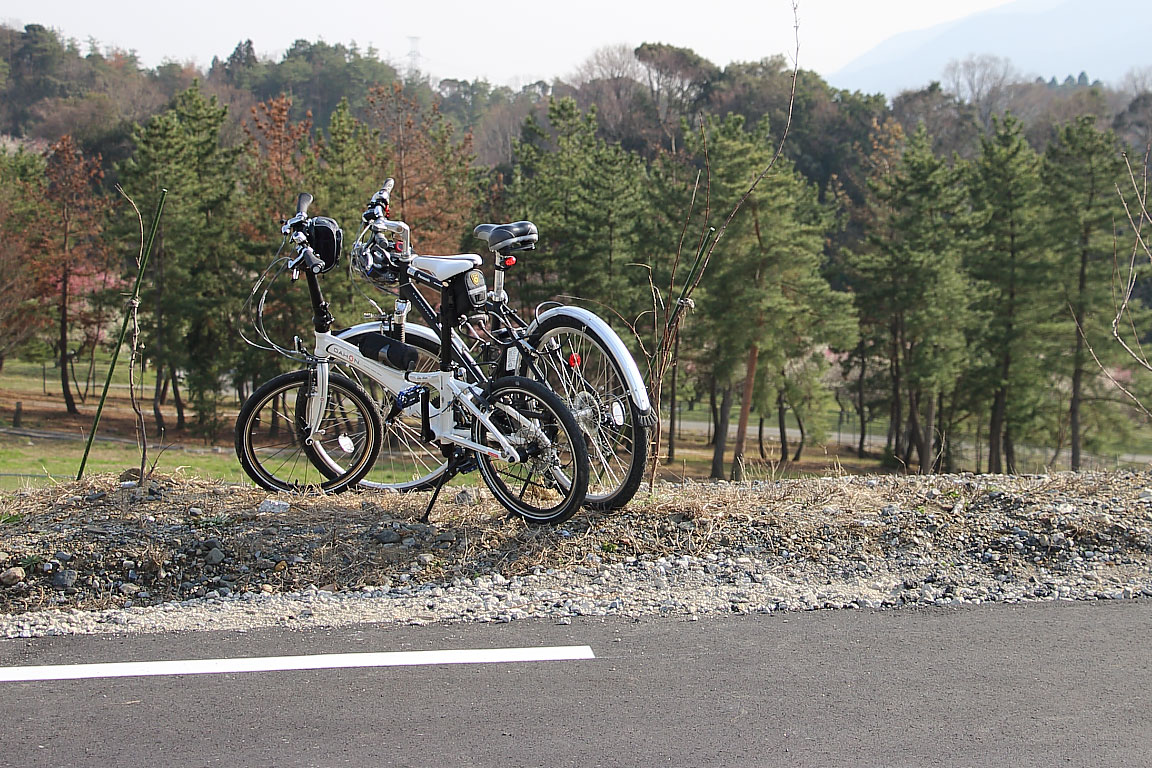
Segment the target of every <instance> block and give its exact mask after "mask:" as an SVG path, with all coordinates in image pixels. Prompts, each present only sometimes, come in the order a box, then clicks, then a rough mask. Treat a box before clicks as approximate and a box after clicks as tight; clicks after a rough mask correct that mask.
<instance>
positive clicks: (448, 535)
mask: <svg viewBox="0 0 1152 768" xmlns="http://www.w3.org/2000/svg"><path fill="white" fill-rule="evenodd" d="M436 541H456V534H455V533H453V532H452V531H445V532H444V533H442V534H440V535H439V536H437V537H436Z"/></svg>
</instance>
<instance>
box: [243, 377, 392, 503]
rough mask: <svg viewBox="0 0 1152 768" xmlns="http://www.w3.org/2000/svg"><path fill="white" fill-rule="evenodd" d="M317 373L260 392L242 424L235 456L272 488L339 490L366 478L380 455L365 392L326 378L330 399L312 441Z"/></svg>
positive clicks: (376, 422) (376, 421)
mask: <svg viewBox="0 0 1152 768" xmlns="http://www.w3.org/2000/svg"><path fill="white" fill-rule="evenodd" d="M314 392H315V372H314V371H311V370H303V371H293V372H291V373H285V374H283V375H281V376H277V377H276V378H274V379H272V380H271V381H269V382H268V383H266V384H264V385H263V386H262V387H260V388H259V389H257V390H256V391H255V392H254V393H253V394H252V396H251V397H249V398H248V400H247V401H246V402H245V403H244V406H243V407H242V408H241V409H240V415H239V417H238V418H237V419H236V456H237V457H238V458H239V459H240V465H241V466H242V467H243V468H244V471H245V472H246V473H248V476H249V477H251V478H252V480H253V481H255V482H256V484H257V485H259V486H260V487H261V488H266V489H268V490H270V491H295V492H301V493H320V492H324V493H339V492H340V491H344V490H347V489H348V488H349V487H350V486H352V485H355V484H356V483H357V482H359V481H360V478H361V477H363V476H364V474H365V473H366V472H367V471H368V470H369V469H371V468H372V465H373V463H374V462H375V461H376V456H377V454H378V453H379V451H380V435H381V425H380V415H379V413H378V412H377V410H376V406H375V405H374V404H373V403H372V401H371V400H370V399H369V398H368V395H367V394H365V392H364V390H363V389H361V388H360V387H359V386H357V385H356V384H355V383H354V382H352V381H350V380H349V379H347V378H345V377H344V376H341V375H339V374H335V373H333V374H331V375H329V377H328V400H327V402H326V403H325V404H324V409H323V413H322V414H321V417H320V423H319V425H318V428H317V430H316V432H315V433H314V434H312V435H311V439H309V434H308V432H309V429H308V423H307V413H308V402H309V398H311V397H312V396H313V393H314Z"/></svg>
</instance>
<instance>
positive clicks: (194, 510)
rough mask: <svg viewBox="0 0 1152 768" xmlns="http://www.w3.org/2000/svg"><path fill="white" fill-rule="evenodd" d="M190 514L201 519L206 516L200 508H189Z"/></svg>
mask: <svg viewBox="0 0 1152 768" xmlns="http://www.w3.org/2000/svg"><path fill="white" fill-rule="evenodd" d="M188 514H190V515H192V517H200V516H201V515H203V514H204V510H202V509H200V507H188Z"/></svg>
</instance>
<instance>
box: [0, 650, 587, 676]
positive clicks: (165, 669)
mask: <svg viewBox="0 0 1152 768" xmlns="http://www.w3.org/2000/svg"><path fill="white" fill-rule="evenodd" d="M594 658H596V655H595V654H594V653H592V648H591V647H590V646H587V645H559V646H552V647H542V648H477V649H463V650H456V651H396V652H390V653H322V654H317V655H315V656H253V657H248V658H239V659H177V660H173V661H124V662H111V663H105V664H54V665H46V666H39V667H0V682H9V683H11V682H28V681H33V680H84V679H89V678H97V677H145V676H151V675H219V674H224V673H228V672H278V671H285V670H297V669H346V668H349V667H408V666H416V665H420V664H496V663H504V662H515V661H574V660H578V659H594Z"/></svg>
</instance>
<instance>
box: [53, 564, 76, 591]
mask: <svg viewBox="0 0 1152 768" xmlns="http://www.w3.org/2000/svg"><path fill="white" fill-rule="evenodd" d="M79 575H80V574H79V573H77V572H76V571H74V570H72V569H71V568H65V569H62V570H59V571H56V573H54V574H53V575H52V586H54V587H58V588H60V589H68V588H69V587H72V586H74V585H75V584H76V578H77V577H78V576H79Z"/></svg>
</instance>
